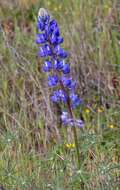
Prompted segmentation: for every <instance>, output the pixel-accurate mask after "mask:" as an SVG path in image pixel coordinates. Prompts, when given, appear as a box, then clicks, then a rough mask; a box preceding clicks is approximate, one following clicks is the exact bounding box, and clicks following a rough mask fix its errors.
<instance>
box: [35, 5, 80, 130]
mask: <svg viewBox="0 0 120 190" xmlns="http://www.w3.org/2000/svg"><path fill="white" fill-rule="evenodd" d="M37 28H38V34H37V35H36V44H38V45H40V49H39V52H38V56H39V57H42V58H45V60H44V63H43V66H42V70H43V72H47V73H48V86H49V87H54V91H53V92H52V95H51V97H50V99H51V101H52V102H53V103H60V104H64V107H66V108H67V109H68V112H63V113H62V115H61V120H62V122H63V124H64V125H68V126H71V127H73V126H78V127H79V128H82V127H83V126H84V124H83V121H81V120H80V119H77V120H75V119H74V118H73V115H72V111H71V110H73V109H74V108H76V107H77V106H79V105H80V104H81V103H82V100H81V99H80V98H79V96H78V95H77V94H76V87H77V85H76V84H77V82H76V81H74V80H73V79H72V76H71V72H70V65H69V64H68V62H67V61H66V59H67V57H68V53H67V51H66V50H65V49H64V48H63V47H61V44H62V43H63V41H64V39H63V37H62V36H61V34H60V28H59V25H58V23H57V21H56V20H55V19H51V17H50V15H49V14H48V12H47V11H46V10H45V9H43V8H41V9H40V10H39V13H38V21H37Z"/></svg>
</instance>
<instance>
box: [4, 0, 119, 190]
mask: <svg viewBox="0 0 120 190" xmlns="http://www.w3.org/2000/svg"><path fill="white" fill-rule="evenodd" d="M40 7H44V8H46V9H47V10H49V12H50V13H51V14H52V16H53V17H54V18H55V19H56V20H57V21H58V23H59V26H60V29H61V33H62V36H64V48H65V49H66V50H67V51H69V52H70V58H69V62H70V65H71V69H72V73H73V76H74V77H76V76H77V78H78V94H79V95H80V96H81V98H82V99H83V101H84V103H83V105H82V106H80V107H79V108H77V110H75V115H76V117H78V118H82V119H83V120H84V123H85V126H84V129H83V130H81V129H77V135H78V140H79V149H80V161H81V163H80V164H81V168H80V169H79V170H78V169H77V158H76V151H75V144H74V140H73V138H70V136H71V134H69V135H68V133H67V130H66V128H65V127H64V126H62V124H61V121H60V113H61V107H60V105H56V106H53V104H52V103H51V102H50V99H49V96H50V89H48V87H47V84H46V81H47V79H46V76H45V75H44V73H42V71H41V65H42V63H43V59H38V58H37V56H36V54H37V51H38V47H37V45H36V44H35V36H36V33H37V31H36V21H37V14H38V10H39V8H40ZM119 189H120V2H119V0H104V1H103V0H86V1H85V0H61V1H60V0H49V1H48V0H41V1H40V0H31V1H28V0H21V1H17V0H16V1H14V3H13V1H6V0H4V1H0V190H119Z"/></svg>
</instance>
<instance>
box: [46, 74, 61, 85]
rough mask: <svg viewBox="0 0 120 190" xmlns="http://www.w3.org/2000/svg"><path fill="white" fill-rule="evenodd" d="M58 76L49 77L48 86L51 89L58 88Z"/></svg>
mask: <svg viewBox="0 0 120 190" xmlns="http://www.w3.org/2000/svg"><path fill="white" fill-rule="evenodd" d="M58 81H59V80H58V76H57V75H52V76H49V77H48V85H49V86H50V87H53V86H56V85H57V84H58Z"/></svg>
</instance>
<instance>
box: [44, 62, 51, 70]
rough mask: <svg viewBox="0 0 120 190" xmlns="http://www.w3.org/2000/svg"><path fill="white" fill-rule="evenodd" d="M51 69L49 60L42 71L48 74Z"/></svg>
mask: <svg viewBox="0 0 120 190" xmlns="http://www.w3.org/2000/svg"><path fill="white" fill-rule="evenodd" d="M51 69H52V62H51V61H49V60H46V61H45V62H44V64H43V71H44V72H49V71H50V70H51Z"/></svg>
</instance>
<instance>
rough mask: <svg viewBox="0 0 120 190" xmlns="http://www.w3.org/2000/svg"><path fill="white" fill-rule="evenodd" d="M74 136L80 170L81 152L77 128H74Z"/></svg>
mask: <svg viewBox="0 0 120 190" xmlns="http://www.w3.org/2000/svg"><path fill="white" fill-rule="evenodd" d="M73 134H74V141H75V147H76V153H77V159H78V168H79V169H80V152H79V145H78V138H77V132H76V128H75V126H73Z"/></svg>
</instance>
